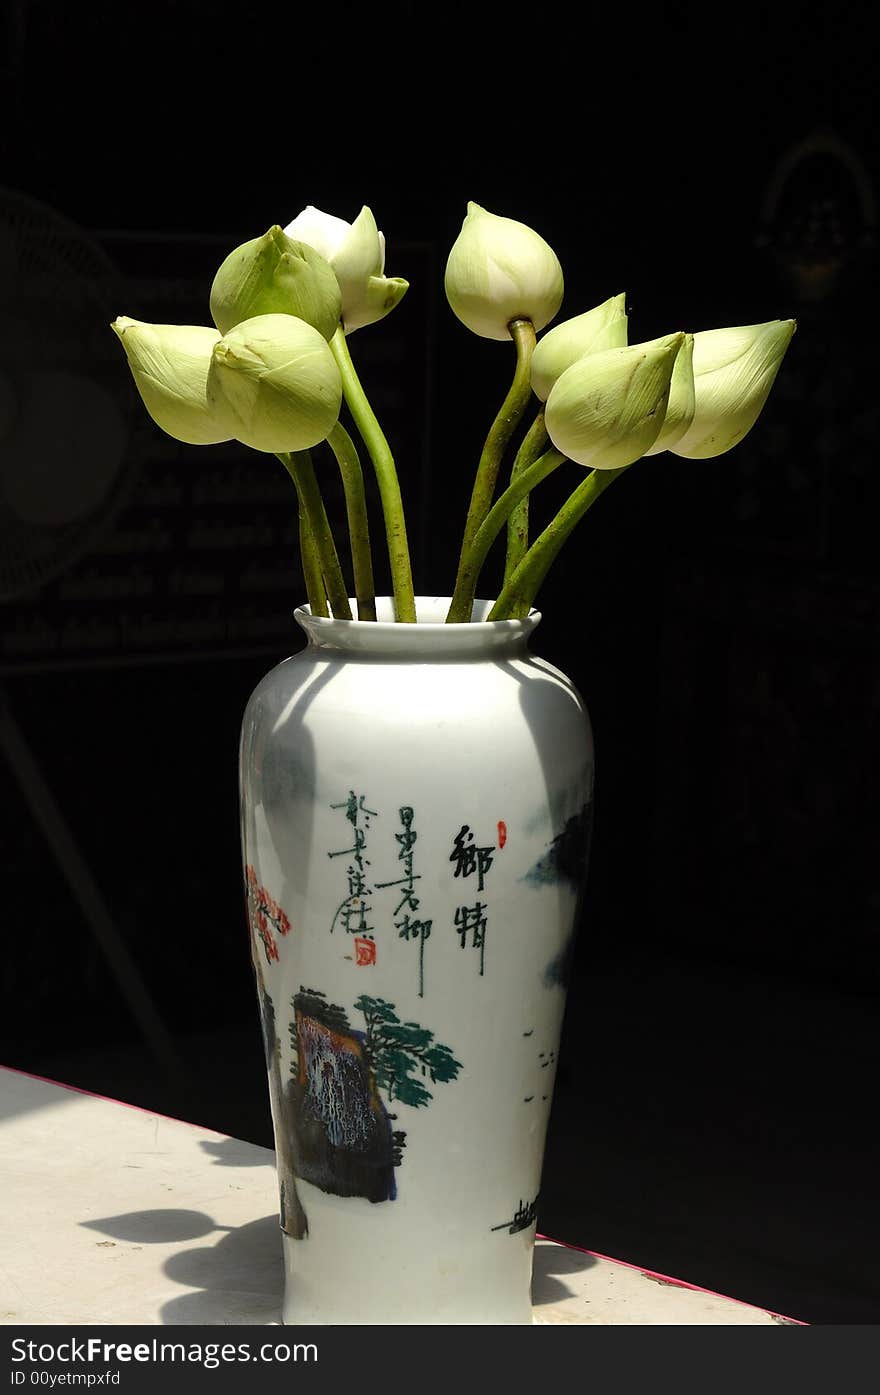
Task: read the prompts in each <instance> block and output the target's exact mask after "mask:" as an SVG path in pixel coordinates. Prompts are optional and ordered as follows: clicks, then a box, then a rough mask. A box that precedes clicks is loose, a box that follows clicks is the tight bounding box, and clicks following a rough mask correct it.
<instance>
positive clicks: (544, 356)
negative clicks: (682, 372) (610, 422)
mask: <svg viewBox="0 0 880 1395" xmlns="http://www.w3.org/2000/svg"><path fill="white" fill-rule="evenodd" d="M626 329H627V318H626V295H625V294H623V293H622V294H621V295H613V296H612V297H611V299H610V300H606V301H603V303H602V304H601V305H597V306H595V308H594V309H592V310H587V311H586V313H585V314H583V315H575V317H574V319H573V320H563V322H562V324H561V325H555V326H554V328H553V329H549V330H548V331H547V333H546V334H545V335H544V338H543V339H542V340H541V342H540V343H539V344H538V346H537V348H536V349H535V352H534V353H533V354H532V362H531V370H532V391H533V392H534V393H535V395H536V396H537V397H539V398H540V399H541V401H542V402H546V401H547V398H548V397H549V396H550V389H551V388H552V386H553V384H554V383H555V382H556V379H557V378H558V377H560V375H561V374H563V373H564V372H565V370H566V368H570V367H571V365H572V364H573V363H577V361H578V359H579V358H583V357H584V355H585V354H597V353H601V352H602V350H603V349H622V348H625V346H626Z"/></svg>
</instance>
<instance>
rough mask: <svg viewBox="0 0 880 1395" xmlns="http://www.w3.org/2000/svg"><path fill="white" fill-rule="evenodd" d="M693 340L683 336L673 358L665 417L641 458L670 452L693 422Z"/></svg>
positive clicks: (688, 336)
mask: <svg viewBox="0 0 880 1395" xmlns="http://www.w3.org/2000/svg"><path fill="white" fill-rule="evenodd" d="M693 358H694V336H693V335H692V334H686V335H685V336H684V343H683V344H682V346H681V348H680V349H679V351H678V353H677V354H676V356H675V367H674V368H673V370H672V381H671V382H670V384H669V401H668V403H667V404H666V416H665V417H664V419H663V425H662V427H661V428H660V435H659V436H658V437H657V439H656V441H655V442H654V444H653V446H652V447H651V449H650V450H646V451H645V455H659V454H660V452H661V451H662V450H673V449H674V448H675V444H676V442H677V441H680V440H681V439H682V437H683V436H684V434H685V432H686V431H687V430H688V428H689V426H690V424H691V422H692V421H693V419H694V406H695V402H696V398H695V394H694V364H693Z"/></svg>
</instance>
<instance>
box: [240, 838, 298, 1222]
mask: <svg viewBox="0 0 880 1395" xmlns="http://www.w3.org/2000/svg"><path fill="white" fill-rule="evenodd" d="M245 896H246V902H247V918H248V924H249V926H250V929H251V960H252V963H253V969H254V977H255V978H256V981H257V1001H258V1003H259V1007H260V1027H261V1029H262V1033H263V1049H264V1051H265V1053H266V1069H267V1071H268V1073H269V1096H270V1100H271V1104H272V1118H273V1120H275V1121H276V1124H275V1159H276V1167H277V1171H278V1194H279V1198H280V1221H281V1229H282V1230H283V1231H284V1232H285V1234H286V1235H291V1236H293V1238H294V1239H296V1240H302V1239H304V1238H305V1236H306V1235H308V1233H309V1224H308V1220H307V1218H306V1213H305V1211H304V1210H303V1208H302V1203H301V1202H300V1199H299V1196H298V1194H297V1190H296V1163H295V1158H294V1141H293V1137H292V1133H291V1130H290V1128H289V1120H288V1117H287V1115H286V1113H285V1111H284V1110H283V1108H282V1101H283V1097H284V1089H283V1086H282V1082H281V1042H280V1040H279V1038H278V1032H277V1029H276V1024H275V1006H274V1004H273V1002H272V998H271V996H270V994H269V992H268V989H267V988H266V980H265V976H264V973H263V964H262V961H261V958H260V948H261V947H262V952H263V955H264V956H265V960H266V963H267V965H271V964H273V963H277V962H278V957H279V956H278V945H277V942H276V940H275V937H274V935H273V930H274V931H276V932H277V933H278V934H280V935H287V934H289V932H290V928H291V926H290V920H289V919H288V917H287V915H286V914H285V912H284V911H283V910H282V909H281V907H280V906H279V905H278V903H277V902H276V901H275V900H274V898H273V897H271V896H270V895H269V893H268V891H267V890H266V888H265V887H264V886H262V885H261V884H260V881H259V878H258V877H257V874H256V872H255V871H254V868H253V867H251V866H250V865H248V866H247V867H246V869H245Z"/></svg>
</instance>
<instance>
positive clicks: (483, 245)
mask: <svg viewBox="0 0 880 1395" xmlns="http://www.w3.org/2000/svg"><path fill="white" fill-rule="evenodd" d="M445 285H446V299H447V300H448V301H449V304H450V305H451V307H452V310H453V312H454V313H455V314H456V315H457V316H458V318H459V319H460V320H461V322H462V323H463V324H465V325H467V327H468V329H470V330H473V332H474V334H479V335H480V336H481V337H482V338H484V339H509V338H510V330H509V329H508V325H509V324H510V322H511V320H531V322H532V324H533V325H534V326H535V329H536V330H540V329H543V328H544V326H545V325H547V324H549V323H550V321H551V320H552V319H553V317H554V315H555V314H556V313H557V311H558V310H559V307H560V305H561V304H562V293H563V281H562V267H561V266H560V265H559V261H558V259H557V257H556V253H555V252H554V251H553V249H552V247H550V246H548V244H547V243H546V242H545V241H544V239H543V237H539V236H538V234H537V233H536V232H533V231H532V229H531V228H528V227H526V225H525V223H517V222H515V221H514V220H513V219H512V218H499V217H498V216H497V215H496V214H494V213H488V212H487V211H486V209H485V208H481V207H480V205H479V204H478V203H469V204H468V211H467V217H466V218H465V220H464V222H463V223H462V227H461V232H460V233H459V234H458V237H457V238H456V240H455V242H454V244H453V247H452V251H451V252H450V253H449V260H448V261H447V263H446V281H445Z"/></svg>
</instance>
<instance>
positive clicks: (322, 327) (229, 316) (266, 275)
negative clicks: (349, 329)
mask: <svg viewBox="0 0 880 1395" xmlns="http://www.w3.org/2000/svg"><path fill="white" fill-rule="evenodd" d="M341 309H342V302H341V298H340V294H339V285H338V283H337V280H336V276H335V274H334V272H333V268H332V267H331V266H330V265H329V263H328V262H327V261H326V260H325V259H324V257H322V256H321V254H320V252H316V251H315V249H314V247H309V246H308V245H307V244H305V243H303V242H295V241H294V239H293V238H292V237H288V236H287V234H286V233H284V232H282V230H281V228H279V227H278V226H277V225H276V226H275V227H272V228H270V229H269V231H268V232H267V233H264V234H263V236H262V237H255V238H253V239H252V241H250V242H243V243H242V245H241V246H240V247H236V249H235V251H234V252H230V253H229V256H228V257H227V258H226V260H225V262H224V263H223V265H222V266H221V267H220V270H219V271H218V272H217V275H216V276H215V277H214V284H213V285H212V287H211V314H212V316H213V318H214V323H215V324H216V326H217V328H218V329H219V331H220V333H221V334H226V333H227V331H228V330H230V329H233V328H234V326H235V325H238V324H241V322H242V320H251V319H253V318H254V317H255V316H256V315H275V314H281V315H295V316H296V317H297V319H299V320H305V322H306V324H308V325H313V326H314V328H315V329H317V330H318V331H319V333H321V334H322V335H323V336H324V338H325V339H332V338H333V335H334V334H335V333H336V330H337V329H338V327H339V316H340V313H341Z"/></svg>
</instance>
